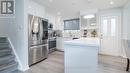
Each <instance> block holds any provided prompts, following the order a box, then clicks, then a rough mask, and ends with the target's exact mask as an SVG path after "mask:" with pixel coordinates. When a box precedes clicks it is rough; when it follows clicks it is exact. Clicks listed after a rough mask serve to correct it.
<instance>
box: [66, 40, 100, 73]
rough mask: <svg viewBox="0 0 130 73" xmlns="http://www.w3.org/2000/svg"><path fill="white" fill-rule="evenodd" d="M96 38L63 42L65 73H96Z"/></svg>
mask: <svg viewBox="0 0 130 73" xmlns="http://www.w3.org/2000/svg"><path fill="white" fill-rule="evenodd" d="M99 45H100V42H99V39H98V38H81V39H76V40H70V41H64V50H65V73H98V72H97V66H98V48H99Z"/></svg>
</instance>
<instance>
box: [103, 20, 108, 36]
mask: <svg viewBox="0 0 130 73" xmlns="http://www.w3.org/2000/svg"><path fill="white" fill-rule="evenodd" d="M107 27H108V21H107V20H106V19H105V20H103V27H102V28H103V29H102V33H103V36H107V34H108V29H107Z"/></svg>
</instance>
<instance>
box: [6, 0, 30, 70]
mask: <svg viewBox="0 0 130 73" xmlns="http://www.w3.org/2000/svg"><path fill="white" fill-rule="evenodd" d="M15 1H16V2H15V4H16V5H15V10H16V12H15V18H14V19H13V21H11V22H10V23H11V24H9V25H8V27H9V28H8V33H7V34H8V36H9V38H10V40H11V42H12V44H13V47H14V49H15V52H16V54H17V59H18V61H19V64H20V65H19V69H20V70H23V71H24V70H27V69H28V46H27V44H28V43H27V37H28V36H27V27H26V24H25V17H26V15H25V11H26V10H25V9H26V5H25V0H15ZM26 2H27V0H26Z"/></svg>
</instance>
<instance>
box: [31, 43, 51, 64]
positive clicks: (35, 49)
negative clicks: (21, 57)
mask: <svg viewBox="0 0 130 73" xmlns="http://www.w3.org/2000/svg"><path fill="white" fill-rule="evenodd" d="M47 57H48V45H47V44H46V45H39V46H32V47H30V48H29V65H30V66H31V65H32V64H35V63H37V62H39V61H41V60H43V59H45V58H47Z"/></svg>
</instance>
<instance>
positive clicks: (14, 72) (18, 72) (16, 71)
mask: <svg viewBox="0 0 130 73" xmlns="http://www.w3.org/2000/svg"><path fill="white" fill-rule="evenodd" d="M11 73H23V72H21V71H18V70H15V71H13V72H11Z"/></svg>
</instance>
